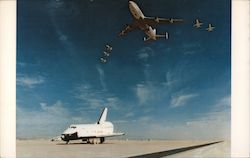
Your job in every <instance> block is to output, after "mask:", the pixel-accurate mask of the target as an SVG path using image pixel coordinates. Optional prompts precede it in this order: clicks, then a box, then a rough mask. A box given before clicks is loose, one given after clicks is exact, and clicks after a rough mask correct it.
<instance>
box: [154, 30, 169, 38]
mask: <svg viewBox="0 0 250 158" xmlns="http://www.w3.org/2000/svg"><path fill="white" fill-rule="evenodd" d="M156 38H166V39H168V33H167V32H166V34H165V35H156Z"/></svg>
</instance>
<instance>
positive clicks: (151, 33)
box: [119, 1, 183, 42]
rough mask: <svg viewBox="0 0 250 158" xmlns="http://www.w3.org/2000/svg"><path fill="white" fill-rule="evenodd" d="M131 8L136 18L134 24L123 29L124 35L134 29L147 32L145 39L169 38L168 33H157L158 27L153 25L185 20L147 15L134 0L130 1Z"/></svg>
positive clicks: (122, 34)
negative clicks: (155, 27)
mask: <svg viewBox="0 0 250 158" xmlns="http://www.w3.org/2000/svg"><path fill="white" fill-rule="evenodd" d="M128 3H129V10H130V12H131V14H132V17H133V19H134V21H133V23H132V24H129V25H127V26H126V28H125V29H123V30H122V31H121V32H120V34H119V35H120V36H124V35H126V34H127V33H129V32H131V31H133V30H137V29H138V30H142V31H144V32H145V34H146V35H147V36H148V37H144V41H145V42H146V41H149V40H157V39H158V38H166V39H168V33H167V32H166V34H164V35H157V34H156V29H154V28H152V26H155V25H158V24H173V23H180V22H183V19H173V18H171V19H165V18H159V17H146V16H144V14H143V13H142V11H141V9H140V8H139V7H138V5H137V4H136V3H135V2H133V1H129V2H128Z"/></svg>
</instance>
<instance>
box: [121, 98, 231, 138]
mask: <svg viewBox="0 0 250 158" xmlns="http://www.w3.org/2000/svg"><path fill="white" fill-rule="evenodd" d="M229 98H230V97H229V96H225V97H222V98H220V99H219V100H217V101H216V102H215V103H214V104H213V105H211V106H210V107H211V108H210V110H208V111H207V112H205V113H197V114H195V115H194V116H193V118H190V119H187V120H181V121H179V122H167V121H165V120H164V119H162V120H161V121H157V120H155V118H154V117H150V116H148V115H147V116H141V117H139V118H138V119H136V120H132V121H129V122H126V121H124V122H121V123H123V124H122V125H121V127H120V129H121V130H124V131H126V130H127V133H126V137H128V138H136V139H170V140H209V139H210V140H212V139H213V140H214V139H225V140H227V139H230V102H228V100H229ZM221 103H223V104H221ZM224 103H225V104H224ZM142 131H143V135H142V134H141V132H142Z"/></svg>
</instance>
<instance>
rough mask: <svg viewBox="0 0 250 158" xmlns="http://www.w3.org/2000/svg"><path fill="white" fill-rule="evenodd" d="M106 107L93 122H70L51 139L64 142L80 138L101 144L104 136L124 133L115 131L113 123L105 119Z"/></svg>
mask: <svg viewBox="0 0 250 158" xmlns="http://www.w3.org/2000/svg"><path fill="white" fill-rule="evenodd" d="M107 113H108V109H107V108H104V109H103V111H102V113H101V116H100V118H99V120H98V121H97V122H96V123H94V124H72V125H70V126H69V127H68V128H67V129H66V130H65V131H64V132H63V133H62V134H61V136H58V137H55V138H53V139H52V140H51V141H56V140H63V141H65V142H66V144H68V143H69V141H71V140H78V139H81V140H82V141H86V142H87V143H90V144H102V143H103V142H104V141H105V138H106V137H114V136H121V135H124V133H115V132H114V125H113V124H112V123H111V122H109V121H106V118H107Z"/></svg>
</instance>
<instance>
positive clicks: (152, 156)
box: [128, 141, 223, 158]
mask: <svg viewBox="0 0 250 158" xmlns="http://www.w3.org/2000/svg"><path fill="white" fill-rule="evenodd" d="M221 142H223V141H218V142H212V143H207V144H201V145H195V146H190V147H185V148H178V149H172V150H166V151H160V152H155V153H149V154H143V155H137V156H131V157H128V158H160V157H165V156H169V155H174V154H178V153H181V152H185V151H188V150H194V149H197V148H201V147H205V146H209V145H213V144H217V143H221Z"/></svg>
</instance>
